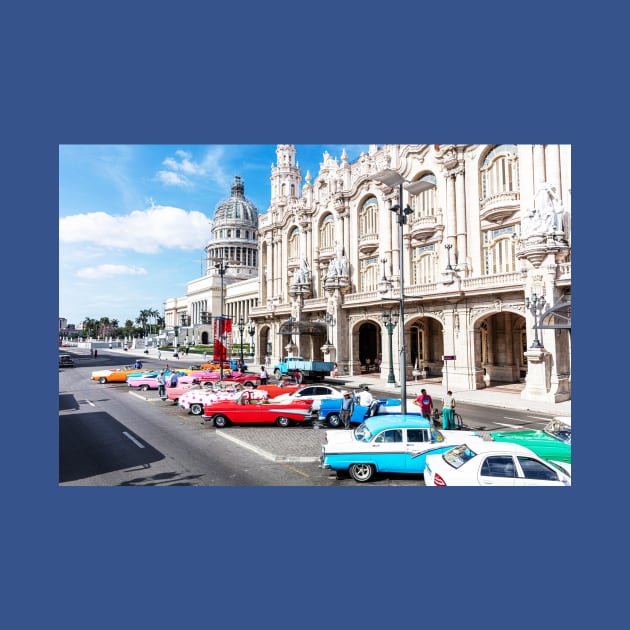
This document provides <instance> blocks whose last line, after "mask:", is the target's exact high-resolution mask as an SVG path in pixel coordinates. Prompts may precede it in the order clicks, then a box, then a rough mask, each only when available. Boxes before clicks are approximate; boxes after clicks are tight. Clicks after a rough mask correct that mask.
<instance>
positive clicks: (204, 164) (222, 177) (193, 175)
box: [157, 146, 230, 189]
mask: <svg viewBox="0 0 630 630" xmlns="http://www.w3.org/2000/svg"><path fill="white" fill-rule="evenodd" d="M224 154H225V151H224V148H223V147H221V146H215V147H211V148H210V149H209V150H208V151H207V152H206V153H205V154H204V156H203V158H202V160H201V162H195V161H194V160H193V159H192V154H191V153H189V152H188V151H183V150H182V149H178V150H177V151H175V156H174V157H172V156H169V157H167V158H165V159H164V160H163V161H162V166H164V167H165V168H164V169H163V170H160V171H158V172H157V178H158V180H159V181H160V182H162V183H163V184H165V185H166V186H180V187H191V186H192V185H193V184H194V183H196V182H197V181H199V180H203V179H205V180H210V181H213V182H215V183H216V184H217V185H218V186H219V187H220V188H222V189H225V188H228V187H229V185H230V178H229V177H228V175H227V174H226V172H225V170H224V167H223V166H222V164H223V161H224Z"/></svg>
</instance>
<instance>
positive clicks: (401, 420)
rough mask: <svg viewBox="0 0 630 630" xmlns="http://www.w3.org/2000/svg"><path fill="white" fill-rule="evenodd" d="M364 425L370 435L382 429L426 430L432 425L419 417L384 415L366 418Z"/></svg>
mask: <svg viewBox="0 0 630 630" xmlns="http://www.w3.org/2000/svg"><path fill="white" fill-rule="evenodd" d="M365 425H366V426H367V428H368V429H369V430H370V432H371V433H376V432H377V431H382V430H383V429H428V428H430V427H431V426H432V423H431V421H430V420H427V419H426V418H423V417H422V416H419V415H403V414H400V413H384V414H379V415H378V416H372V417H371V418H368V419H367V420H366V421H365Z"/></svg>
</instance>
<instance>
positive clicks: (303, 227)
mask: <svg viewBox="0 0 630 630" xmlns="http://www.w3.org/2000/svg"><path fill="white" fill-rule="evenodd" d="M276 155H277V164H276V165H273V166H272V169H271V196H270V199H271V202H270V206H269V210H268V211H267V212H266V213H264V214H262V215H261V216H260V221H259V228H258V234H259V242H258V261H259V266H258V283H257V284H256V285H254V284H252V285H250V286H251V287H252V288H254V287H255V292H253V293H252V295H251V296H250V299H249V301H248V302H247V303H248V317H250V318H251V319H252V320H253V321H254V322H255V324H256V351H257V357H256V361H257V362H258V361H259V360H260V359H262V358H263V357H264V356H265V355H267V354H268V355H269V356H270V357H271V360H272V361H274V360H277V359H279V358H280V357H281V356H282V354H283V351H284V350H283V349H284V348H285V347H286V346H287V344H288V343H294V344H295V345H296V346H297V349H296V353H297V354H299V355H301V356H304V357H305V358H307V359H314V360H321V359H327V360H331V361H336V362H337V363H338V365H339V373H340V374H342V375H343V374H356V373H358V372H359V371H363V370H365V369H366V365H367V363H368V359H369V363H370V364H374V362H375V361H376V362H382V369H381V372H380V378H381V379H382V381H383V383H386V381H387V377H388V369H387V368H388V367H389V365H390V361H391V363H392V364H393V367H394V370H395V373H396V378H397V380H399V379H400V370H401V369H404V370H405V374H406V376H407V378H408V379H411V378H412V371H413V372H415V373H417V372H418V371H421V370H423V371H424V373H425V374H427V373H428V376H429V377H436V376H440V375H442V374H443V371H444V368H445V362H444V360H443V356H445V355H446V356H455V359H454V360H449V361H448V366H447V367H448V386H449V388H450V389H452V390H453V391H457V390H465V389H478V388H483V387H486V386H488V385H496V384H500V383H510V382H518V381H522V380H525V388H524V390H523V397H524V398H528V399H537V400H545V401H549V402H559V401H563V400H568V399H570V397H571V360H570V349H571V343H570V318H569V319H568V321H567V319H566V317H565V318H564V320H562V318H561V317H560V315H559V314H557V313H554V311H553V309H554V306H555V305H559V304H568V305H569V307H568V312H569V313H570V301H571V233H570V225H571V221H570V218H571V149H570V146H568V145H522V144H521V145H383V146H377V145H370V148H369V151H368V152H367V153H364V154H362V155H361V156H360V157H359V158H358V160H357V161H356V162H354V163H350V162H349V161H348V157H347V155H346V153H345V151H343V152H342V154H341V156H340V158H339V159H337V158H334V157H332V156H331V155H329V154H328V153H324V155H323V156H322V162H321V164H320V171H319V173H318V174H317V175H316V176H315V177H314V178H313V177H312V176H311V174H310V173H307V174H306V176H305V178H304V183H303V184H302V176H301V173H300V168H299V165H298V163H297V161H296V158H297V155H296V150H295V147H294V145H278V147H277V151H276ZM386 170H387V172H389V173H391V172H392V171H393V172H394V173H396V174H398V176H400V178H402V180H403V182H404V183H403V184H401V186H402V191H403V193H402V196H403V198H402V200H400V199H399V195H400V189H399V186H398V185H394V186H393V187H392V186H388V185H387V184H383V183H379V181H376V179H375V178H374V176H375V175H376V174H377V173H379V172H384V171H386ZM414 191H419V192H414ZM398 204H400V206H399V205H398ZM393 206H396V207H394V208H393ZM399 208H405V213H404V217H405V222H404V225H403V230H402V233H403V238H402V243H400V242H399V241H400V239H399V228H400V224H399V223H398V221H397V219H398V218H399V214H400V212H401V211H400V209H399ZM392 209H393V210H394V211H392ZM401 264H402V268H403V278H404V291H403V295H404V306H405V308H404V310H405V321H404V337H403V339H404V344H405V350H406V351H405V356H406V365H405V366H400V365H399V360H400V356H401V353H400V349H401V336H400V334H399V333H400V326H401V323H400V322H398V324H397V328H396V329H395V330H394V332H393V335H392V339H391V341H392V348H393V352H392V354H391V356H390V354H389V341H390V339H389V334H388V331H387V329H386V327H385V325H384V323H383V313H384V311H398V309H399V305H400V291H401V287H400V268H401ZM237 288H238V285H234V286H230V287H228V289H227V292H226V295H227V299H228V300H230V299H231V298H230V295H231V292H232V291H234V290H236V289H237ZM534 294H535V295H538V296H542V295H544V296H545V298H546V305H547V307H546V309H545V310H544V311H543V312H535V311H534V312H532V310H531V309H528V308H526V307H525V299H526V298H529V297H531V296H533V295H534ZM244 297H245V296H244V295H243V294H242V292H241V295H240V298H241V299H243V298H244ZM566 312H567V311H566V309H565V313H566ZM289 317H293V318H294V319H295V320H297V321H301V322H309V323H319V324H320V326H309V327H308V330H309V331H310V332H309V334H304V335H295V336H293V337H292V338H289V337H287V336H285V335H281V334H279V331H280V328H281V324H282V323H283V322H286V321H287V320H288V318H289ZM534 326H537V328H534ZM306 328H307V327H305V329H306ZM313 331H315V333H313ZM536 337H538V338H539V340H540V346H541V347H534V348H532V345H534V340H535V338H536Z"/></svg>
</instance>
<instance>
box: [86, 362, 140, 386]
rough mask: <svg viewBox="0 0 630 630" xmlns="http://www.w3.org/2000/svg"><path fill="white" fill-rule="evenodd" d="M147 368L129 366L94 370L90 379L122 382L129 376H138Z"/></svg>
mask: <svg viewBox="0 0 630 630" xmlns="http://www.w3.org/2000/svg"><path fill="white" fill-rule="evenodd" d="M148 371H149V370H139V369H138V368H133V367H131V366H126V367H124V368H116V369H113V370H95V371H94V372H92V377H91V378H92V380H93V381H98V382H99V383H124V382H125V381H126V380H127V378H128V377H129V376H133V375H136V376H140V375H141V374H145V373H147V372H148Z"/></svg>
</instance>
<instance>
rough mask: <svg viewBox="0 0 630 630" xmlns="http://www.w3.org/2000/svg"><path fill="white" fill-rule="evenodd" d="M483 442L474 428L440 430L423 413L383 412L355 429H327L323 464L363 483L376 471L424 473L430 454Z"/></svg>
mask: <svg viewBox="0 0 630 630" xmlns="http://www.w3.org/2000/svg"><path fill="white" fill-rule="evenodd" d="M480 441H483V438H482V437H480V436H478V435H477V434H476V433H474V432H473V431H440V430H438V429H436V428H434V426H433V424H432V423H431V422H430V421H429V420H426V419H425V418H423V417H421V416H419V415H417V414H416V415H412V414H407V415H403V414H383V415H377V416H373V417H371V418H368V419H367V420H365V422H363V423H362V424H361V425H359V426H358V427H357V428H356V429H354V430H346V431H340V430H330V429H329V430H327V431H326V438H325V440H324V444H323V445H322V452H321V457H320V466H321V467H322V468H324V469H331V470H336V471H337V474H338V475H343V474H344V473H346V472H347V473H349V474H350V476H351V477H352V478H353V479H354V480H355V481H359V482H364V481H369V480H370V479H372V478H373V477H374V475H375V474H376V473H388V472H391V473H409V474H418V475H421V474H424V466H425V463H426V456H427V455H428V454H430V453H431V454H432V453H443V452H444V451H447V450H449V449H451V448H453V447H454V446H457V445H459V444H462V443H464V442H466V443H468V444H474V443H476V442H480Z"/></svg>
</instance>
